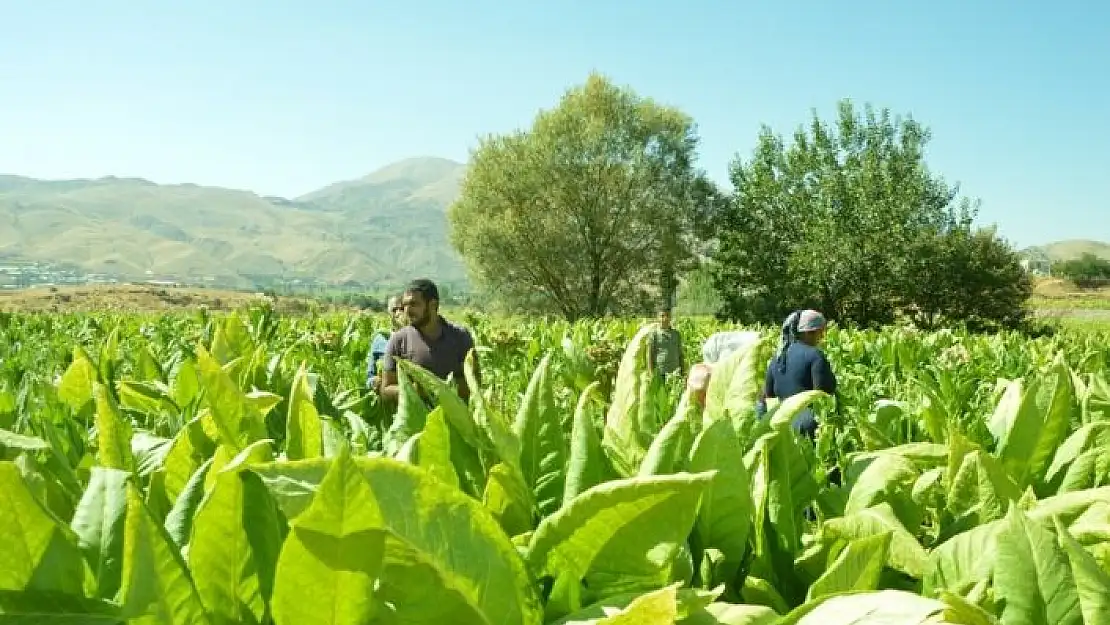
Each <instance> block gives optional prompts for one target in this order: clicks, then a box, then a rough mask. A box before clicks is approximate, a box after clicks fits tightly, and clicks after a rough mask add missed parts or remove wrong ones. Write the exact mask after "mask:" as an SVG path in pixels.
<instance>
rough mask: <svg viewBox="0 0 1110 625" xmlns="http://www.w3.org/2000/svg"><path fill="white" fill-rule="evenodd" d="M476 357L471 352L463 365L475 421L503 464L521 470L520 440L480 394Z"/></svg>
mask: <svg viewBox="0 0 1110 625" xmlns="http://www.w3.org/2000/svg"><path fill="white" fill-rule="evenodd" d="M474 359H475V355H474V352H473V351H471V352H470V353H469V354H467V356H466V360H465V361H464V363H463V374H464V375H465V377H466V384H467V386H468V387H469V388H470V389H471V392H470V401H471V406H472V411H473V414H474V421H475V423H477V424H478V427H479V428H480V429H481V430H482V431H483V432H485V435H486V438H488V439H489V440H490V443H491V444H492V445H493V449H494V451H496V452H497V456H498V458H500V459H501V461H502V462H506V463H508V464H510V465H512V466H514V467H516V468H517V469H518V470H519V469H520V440H519V439H517V437H516V435H515V434H514V433H513V430H512V424H510V423H509V422H508V420H507V419H505V417H504V415H502V414H501V413H500V412H496V411H493V410H491V409H490V407H489V406H487V405H486V400H485V398H484V397H482V393H480V392H479V389H480V385H479V384H478V376H477V375H476V373H475V369H474V367H475V365H474V362H475V361H474Z"/></svg>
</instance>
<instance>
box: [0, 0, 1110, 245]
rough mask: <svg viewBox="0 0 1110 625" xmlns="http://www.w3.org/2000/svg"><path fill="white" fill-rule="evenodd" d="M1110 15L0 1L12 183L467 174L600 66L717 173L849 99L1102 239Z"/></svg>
mask: <svg viewBox="0 0 1110 625" xmlns="http://www.w3.org/2000/svg"><path fill="white" fill-rule="evenodd" d="M1108 61H1110V3H1096V2H1094V1H1093V0H1092V1H1090V2H1077V1H1073V0H1059V1H1057V2H1052V3H1041V2H1038V3H1034V2H1030V1H1016V2H1005V3H1003V2H1001V1H999V2H955V1H954V0H936V1H934V2H914V3H906V2H892V1H889V0H888V1H887V2H879V1H857V2H829V1H828V0H824V1H822V2H818V1H816V0H801V1H796V2H785V1H784V2H779V3H775V2H760V3H755V2H749V3H743V2H735V3H732V2H724V1H720V2H709V1H700V0H690V1H687V2H662V1H658V0H640V1H639V2H632V1H631V0H629V1H628V2H623V3H618V2H612V1H610V2H604V1H601V0H598V1H597V2H594V3H588V2H582V1H576V0H565V1H561V2H550V3H540V2H525V1H523V0H519V1H517V2H507V1H505V2H494V1H492V0H468V1H466V2H448V1H447V0H426V1H424V2H411V3H406V2H383V1H375V0H364V1H362V2H353V1H352V2H345V1H339V0H330V1H328V0H320V1H318V2H309V1H307V0H305V1H302V2H292V1H283V0H268V1H263V0H226V1H224V2H215V1H211V0H193V1H191V2H184V1H177V0H172V1H171V0H162V1H159V2H138V1H134V0H131V1H123V0H100V1H98V2H88V1H87V0H86V1H83V2H82V1H62V0H36V1H35V2H31V1H30V0H0V172H4V173H15V174H22V175H29V176H36V177H44V178H68V177H97V176H102V175H117V176H141V177H145V178H148V179H151V180H154V181H156V182H162V183H170V182H196V183H199V184H210V185H221V186H229V187H237V188H247V189H251V190H254V191H257V192H259V193H263V194H274V195H283V196H295V195H299V194H302V193H306V192H308V191H310V190H312V189H315V188H317V187H320V186H323V185H325V184H328V183H330V182H334V181H336V180H340V179H348V178H354V177H358V176H361V175H364V174H366V173H368V172H370V171H372V170H374V169H376V168H378V167H380V166H382V165H385V164H387V163H390V162H392V161H395V160H398V159H401V158H405V157H409V156H417V155H437V156H443V157H447V158H453V159H456V160H460V161H461V160H465V159H466V158H467V153H468V150H469V149H470V148H471V147H472V146H473V145H474V143H475V139H476V137H477V136H479V135H481V134H484V133H488V132H501V131H507V130H511V129H514V128H517V127H521V126H525V125H527V124H529V123H530V121H531V119H532V118H533V116H534V115H535V113H536V111H537V110H538V109H540V108H547V107H550V106H552V105H554V104H555V103H556V102H557V101H558V99H559V97H560V95H561V94H562V93H563V92H564V90H565V89H566V88H567V87H569V86H571V85H574V84H576V83H580V82H582V81H583V80H584V79H585V78H586V76H587V75H588V74H589V72H590V71H591V70H598V71H601V72H604V73H606V74H607V75H609V76H610V77H611V78H613V79H614V80H616V81H617V82H619V83H621V84H627V85H629V86H632V87H633V88H635V89H636V90H637V91H638V92H640V93H641V94H643V95H647V96H651V97H653V98H656V99H658V100H660V101H663V102H666V103H669V104H673V105H676V106H679V107H681V108H682V109H683V110H685V111H686V112H688V113H689V114H691V115H692V116H693V117H694V118H695V119H696V121H697V123H698V127H699V133H700V135H701V137H702V143H701V150H700V154H701V163H700V164H701V166H702V167H704V168H705V169H706V170H707V171H708V172H709V173H710V174H711V175H712V176H713V177H715V178H717V179H720V180H724V178H725V176H726V171H727V165H728V162H729V160H730V159H731V158H733V157H734V156H735V155H736V154H737V153H740V154H742V155H744V156H745V157H746V156H747V155H748V154H749V153H750V151H751V149H752V148H753V146H754V144H755V137H756V134H757V132H758V129H759V126H760V124H761V123H767V124H769V125H771V126H772V127H773V128H775V129H776V130H779V131H782V132H785V133H789V132H791V131H792V130H793V129H794V128H795V127H796V126H797V125H798V124H800V123H803V122H804V121H805V120H806V119H807V118H808V116H809V114H810V110H811V109H812V108H816V109H818V111H819V112H820V113H821V114H822V115H824V116H826V117H829V116H831V115H832V114H833V113H834V111H835V104H836V101H837V100H838V99H840V98H845V97H847V98H852V99H853V100H855V101H857V102H859V103H864V102H870V103H872V104H874V105H876V106H879V107H889V108H890V109H891V110H892V111H893V112H895V113H903V114H905V113H908V114H912V115H913V116H914V117H915V118H916V119H918V120H919V121H921V122H923V123H925V124H926V125H928V126H929V127H930V128H931V129H932V132H933V135H934V139H933V142H932V144H931V148H930V151H929V154H928V160H929V163H930V166H931V167H932V168H933V170H934V171H936V172H938V173H940V174H942V175H943V176H944V177H945V178H946V179H948V180H949V181H954V182H955V181H958V182H960V183H961V185H962V189H963V191H964V192H965V193H967V194H969V195H971V196H974V197H978V198H981V199H982V201H983V208H982V211H981V221H983V222H991V223H998V224H999V227H1000V229H1001V232H1002V234H1004V235H1005V236H1006V237H1007V238H1009V239H1010V240H1011V241H1012V242H1014V243H1015V244H1018V245H1022V246H1024V245H1029V244H1035V243H1040V242H1045V241H1051V240H1057V239H1065V238H1094V239H1102V240H1110V200H1108V196H1110V182H1108V181H1110V162H1108V161H1110V156H1108V155H1110V69H1108V67H1110V66H1108Z"/></svg>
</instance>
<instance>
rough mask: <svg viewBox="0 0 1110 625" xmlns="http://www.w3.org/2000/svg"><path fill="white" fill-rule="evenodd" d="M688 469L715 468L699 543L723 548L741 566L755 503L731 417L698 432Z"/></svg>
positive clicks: (703, 507) (700, 520)
mask: <svg viewBox="0 0 1110 625" xmlns="http://www.w3.org/2000/svg"><path fill="white" fill-rule="evenodd" d="M688 469H689V471H691V472H692V473H704V472H707V471H716V475H715V476H714V478H713V482H712V484H711V485H710V487H709V490H708V492H707V493H706V494H705V497H704V498H703V499H702V505H701V510H700V511H699V512H698V518H697V533H698V540H699V542H700V544H701V545H702V547H712V548H716V549H720V550H721V553H723V554H724V556H725V558H726V559H727V560H728V561H729V562H730V563H733V564H735V565H736V566H739V565H740V563H741V562H742V561H743V558H744V555H745V553H746V552H747V550H748V534H749V532H750V531H751V526H752V518H753V515H754V513H755V504H754V502H753V501H752V494H751V493H752V485H751V477H750V476H749V475H748V470H747V468H746V467H745V466H744V461H743V454H742V450H741V448H740V443H739V442H738V441H737V440H736V435H735V433H734V432H733V430H732V425H731V423H730V422H729V421H725V420H720V421H715V422H713V423H711V424H710V425H709V426H708V427H706V428H705V430H703V431H702V432H701V434H699V435H698V437H697V439H695V441H694V444H693V449H692V450H691V452H690V462H689V464H688Z"/></svg>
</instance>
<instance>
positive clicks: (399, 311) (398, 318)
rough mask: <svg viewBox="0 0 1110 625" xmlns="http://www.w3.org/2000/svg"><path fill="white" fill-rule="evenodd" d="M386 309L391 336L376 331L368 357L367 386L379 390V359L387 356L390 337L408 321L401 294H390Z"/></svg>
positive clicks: (371, 340)
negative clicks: (386, 350) (386, 351)
mask: <svg viewBox="0 0 1110 625" xmlns="http://www.w3.org/2000/svg"><path fill="white" fill-rule="evenodd" d="M386 310H387V311H388V312H389V321H390V326H391V327H390V333H389V336H386V335H384V334H382V333H381V332H375V333H374V338H372V339H370V353H369V355H368V356H367V358H366V387H367V388H370V389H374V390H379V382H381V378H379V377H378V361H379V360H381V359H382V357H383V356H385V347H386V345H388V344H389V337H390V336H393V333H394V332H396V331H397V330H399V329H401V328H402V327H404V326H405V324H406V323H408V320H407V319H406V318H405V307H404V306H402V305H401V296H400V295H391V296H389V299H388V300H386Z"/></svg>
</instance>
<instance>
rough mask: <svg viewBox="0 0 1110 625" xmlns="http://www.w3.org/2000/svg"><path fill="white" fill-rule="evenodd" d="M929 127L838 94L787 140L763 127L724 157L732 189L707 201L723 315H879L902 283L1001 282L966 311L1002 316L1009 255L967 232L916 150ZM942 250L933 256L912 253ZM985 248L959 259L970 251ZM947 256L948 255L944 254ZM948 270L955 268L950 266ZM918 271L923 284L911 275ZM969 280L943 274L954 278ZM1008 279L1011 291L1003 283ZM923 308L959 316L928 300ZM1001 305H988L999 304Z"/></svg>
mask: <svg viewBox="0 0 1110 625" xmlns="http://www.w3.org/2000/svg"><path fill="white" fill-rule="evenodd" d="M928 139H929V133H928V131H927V130H926V129H925V128H924V127H923V126H921V125H920V124H918V123H917V122H916V121H914V120H912V119H906V120H901V119H894V118H892V117H891V114H890V112H889V111H887V110H885V109H884V110H882V111H874V110H873V109H872V108H871V107H869V106H868V107H866V108H865V110H864V112H863V113H862V114H861V113H860V112H859V111H857V109H856V108H855V107H854V106H853V105H852V103H851V102H849V101H843V102H841V103H840V105H839V108H838V116H837V118H836V120H835V121H834V122H833V123H832V124H829V123H826V122H824V121H822V120H821V119H820V118H819V117H818V116H817V114H816V113H814V115H813V118H812V120H811V121H810V123H809V124H808V126H806V127H799V128H798V130H797V131H796V132H795V133H794V136H793V142H792V143H791V144H789V145H786V144H785V143H784V142H783V140H782V139H781V138H780V137H778V136H776V135H774V134H773V133H772V132H771V131H770V129H767V128H764V130H763V132H762V133H761V134H760V137H759V143H758V146H757V147H756V149H755V151H754V153H753V155H752V157H751V159H750V160H749V161H747V162H745V161H742V160H739V159H737V160H736V161H734V162H733V163H732V167H731V171H730V176H731V179H732V183H733V187H734V188H735V189H736V191H735V193H734V196H733V198H732V202H731V203H730V204H729V205H728V207H727V208H726V209H724V210H722V211H720V212H719V213H718V217H717V228H716V230H717V232H718V233H719V237H718V246H717V249H716V251H715V253H714V254H713V260H714V264H713V275H714V282H715V285H716V287H717V290H718V292H719V293H720V295H721V298H722V300H724V306H723V307H722V310H721V311H720V313H721V314H722V315H723V316H725V317H728V318H732V319H741V320H748V321H764V322H770V321H774V320H779V319H781V318H782V317H784V316H785V315H786V314H787V313H788V312H789V311H790V310H793V309H796V308H799V307H805V306H808V307H813V308H817V309H819V310H821V311H823V312H824V313H825V314H826V315H828V316H829V317H830V318H832V319H836V320H838V321H841V322H844V323H855V324H860V325H864V326H868V325H875V324H882V323H888V322H891V321H893V320H894V319H895V318H896V316H897V314H898V313H899V312H901V311H903V310H905V309H906V308H908V307H912V306H914V305H918V302H916V301H914V300H915V299H916V295H917V294H918V293H917V292H915V291H914V290H913V288H912V287H914V286H917V287H920V290H923V291H924V292H927V293H933V291H932V290H931V289H933V288H934V287H936V289H938V290H940V291H945V292H948V293H952V294H959V295H964V294H966V293H972V294H974V295H976V296H977V298H980V299H981V298H984V297H985V298H992V297H996V295H998V294H1001V295H1002V296H1003V297H999V298H998V300H999V301H998V302H996V303H995V304H992V306H990V307H985V308H977V309H975V310H973V311H971V312H972V313H973V316H974V317H982V318H986V319H989V320H990V321H997V322H1003V321H1009V320H1010V319H1011V318H1012V317H1013V316H1014V315H1015V314H1016V313H1015V312H1014V311H1013V310H1012V308H1011V307H1012V305H1013V304H1014V303H1015V299H1020V298H1019V297H1015V296H1014V294H1017V295H1020V294H1021V292H1022V288H1021V287H1020V286H1017V287H1013V286H1012V285H1011V284H1010V283H1008V282H1007V281H1006V278H1007V277H1009V276H1012V275H1013V272H1012V271H1011V269H1012V267H1013V266H1014V261H1013V258H1014V257H1013V255H1012V254H1008V253H1005V251H1004V250H1003V249H1002V248H1003V247H1004V246H1003V244H1002V243H1000V242H994V241H990V240H987V239H985V238H984V237H987V236H988V235H987V234H984V233H977V234H972V233H971V232H970V223H971V219H972V217H973V216H974V207H973V205H972V204H971V203H970V202H969V201H968V200H966V199H964V200H961V201H957V200H956V195H957V192H956V189H955V188H952V187H949V186H948V185H947V184H945V183H944V181H943V180H941V179H940V178H937V177H935V176H933V175H932V174H931V173H930V172H929V170H928V168H927V167H926V165H925V162H924V150H925V146H926V143H927V141H928ZM915 249H916V250H918V251H919V252H920V253H922V254H923V253H926V252H930V251H936V250H938V249H942V250H943V251H944V255H943V256H944V260H945V262H944V263H937V262H933V261H932V260H930V259H923V258H920V257H918V256H917V255H915V254H914V253H913V250H915ZM984 251H990V252H991V254H990V255H988V256H987V257H986V258H979V259H977V261H976V262H977V265H976V266H969V265H968V264H967V262H966V261H967V258H968V257H969V256H971V255H973V254H974V253H979V252H984ZM945 263H947V264H945ZM952 270H957V273H958V276H959V277H958V278H957V277H953V276H951V275H945V274H946V272H947V273H949V274H950V273H951V271H952ZM923 277H924V278H927V279H928V280H929V282H928V283H927V284H925V285H922V284H921V283H919V282H916V281H918V280H921V279H922V278H923ZM965 278H966V279H968V280H970V281H972V282H973V283H974V284H973V285H971V286H967V287H961V288H963V289H964V290H963V291H959V290H957V289H956V288H955V286H954V284H955V283H957V282H959V281H960V280H963V279H965ZM1007 290H1009V291H1010V292H1006V291H1007ZM924 308H925V309H926V310H927V313H928V314H929V315H945V316H960V317H961V318H965V317H967V316H968V315H967V312H968V311H966V310H964V309H963V308H959V307H956V306H954V305H952V304H944V305H938V304H936V303H935V302H929V303H928V304H927V305H926V306H924ZM1000 308H1001V309H1004V312H1003V314H1001V315H999V314H998V309H1000Z"/></svg>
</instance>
